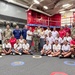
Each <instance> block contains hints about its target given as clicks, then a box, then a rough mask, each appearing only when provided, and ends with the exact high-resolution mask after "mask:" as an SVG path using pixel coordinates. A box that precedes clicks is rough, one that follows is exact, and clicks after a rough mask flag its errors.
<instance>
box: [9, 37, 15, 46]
mask: <svg viewBox="0 0 75 75" xmlns="http://www.w3.org/2000/svg"><path fill="white" fill-rule="evenodd" d="M9 42H10V44H11V46H12V47H14V44H15V43H16V38H10V40H9Z"/></svg>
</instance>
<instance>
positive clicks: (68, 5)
mask: <svg viewBox="0 0 75 75" xmlns="http://www.w3.org/2000/svg"><path fill="white" fill-rule="evenodd" d="M70 6H72V5H71V4H64V5H62V7H63V8H69V7H70Z"/></svg>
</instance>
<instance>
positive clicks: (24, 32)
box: [22, 29, 28, 39]
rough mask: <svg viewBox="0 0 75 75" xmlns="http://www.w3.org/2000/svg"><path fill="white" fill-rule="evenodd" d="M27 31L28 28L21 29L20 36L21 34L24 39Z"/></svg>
mask: <svg viewBox="0 0 75 75" xmlns="http://www.w3.org/2000/svg"><path fill="white" fill-rule="evenodd" d="M27 31H28V29H23V30H22V36H23V38H24V39H26V37H27Z"/></svg>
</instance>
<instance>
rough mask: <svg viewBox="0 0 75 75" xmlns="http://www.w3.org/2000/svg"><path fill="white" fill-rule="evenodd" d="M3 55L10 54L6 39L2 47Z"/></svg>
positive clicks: (9, 46)
mask: <svg viewBox="0 0 75 75" xmlns="http://www.w3.org/2000/svg"><path fill="white" fill-rule="evenodd" d="M2 48H3V51H2V52H3V53H4V54H6V55H8V54H10V53H11V44H10V43H9V42H8V39H6V40H5V41H4V43H3V45H2Z"/></svg>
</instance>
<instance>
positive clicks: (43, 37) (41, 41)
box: [40, 28, 45, 50]
mask: <svg viewBox="0 0 75 75" xmlns="http://www.w3.org/2000/svg"><path fill="white" fill-rule="evenodd" d="M44 44H45V32H44V28H41V32H40V50H41V49H42V48H43V45H44Z"/></svg>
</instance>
